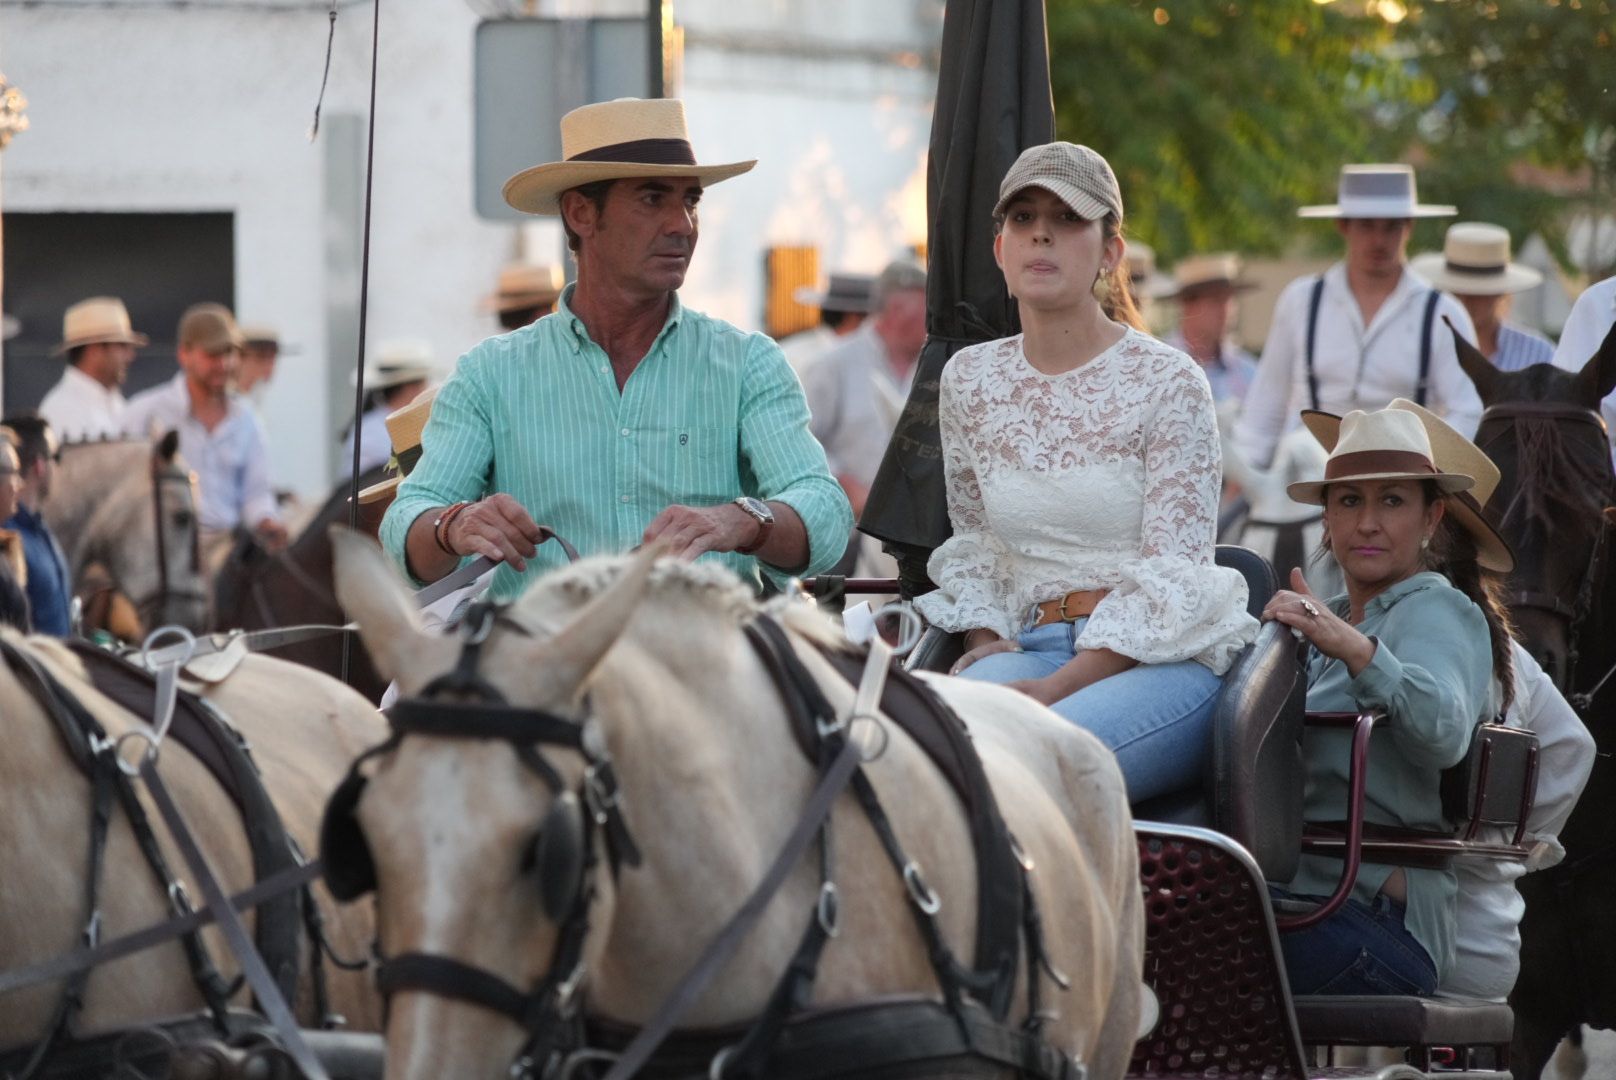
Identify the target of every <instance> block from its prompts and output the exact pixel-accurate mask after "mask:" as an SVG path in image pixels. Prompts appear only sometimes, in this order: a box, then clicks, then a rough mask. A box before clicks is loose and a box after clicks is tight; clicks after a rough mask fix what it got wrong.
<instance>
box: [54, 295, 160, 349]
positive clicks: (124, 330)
mask: <svg viewBox="0 0 1616 1080" xmlns="http://www.w3.org/2000/svg"><path fill="white" fill-rule="evenodd" d="M103 343H110V344H115V345H133V346H134V347H135V348H137V349H139V348H144V347H145V346H146V345H148V344H150V341H149V339H148V338H147V337H146V335H145V334H141V333H137V332H136V331H135V330H134V329H133V328H132V327H131V326H130V325H129V309H128V308H126V307H124V306H123V301H122V300H119V299H118V298H117V297H115V296H92V297H90V298H89V299H88V300H80V301H79V302H78V303H76V304H74V305H73V306H72V307H70V308H68V309H67V311H66V313H65V314H63V316H62V341H61V344H59V345H57V346H56V348H54V349H52V350H51V355H52V356H60V355H61V354H62V353H65V352H67V351H68V350H69V349H75V348H77V347H78V346H80V345H100V344H103Z"/></svg>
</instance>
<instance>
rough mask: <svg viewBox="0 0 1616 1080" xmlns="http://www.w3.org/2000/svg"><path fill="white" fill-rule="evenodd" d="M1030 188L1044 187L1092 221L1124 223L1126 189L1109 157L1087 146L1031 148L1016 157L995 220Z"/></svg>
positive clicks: (1060, 144) (1002, 185)
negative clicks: (1109, 218)
mask: <svg viewBox="0 0 1616 1080" xmlns="http://www.w3.org/2000/svg"><path fill="white" fill-rule="evenodd" d="M1030 187H1038V188H1043V189H1044V190H1045V191H1047V192H1050V193H1051V194H1052V195H1054V196H1055V197H1056V198H1057V199H1059V200H1060V201H1061V202H1063V203H1065V204H1066V205H1067V206H1070V207H1071V208H1072V209H1073V210H1074V211H1076V212H1077V214H1078V215H1079V216H1080V217H1082V218H1084V219H1085V220H1088V221H1096V220H1098V219H1100V218H1103V217H1105V216H1106V215H1107V214H1113V215H1115V216H1116V219H1117V220H1118V221H1121V220H1122V189H1121V188H1120V187H1118V186H1117V177H1116V174H1115V173H1113V172H1112V171H1111V166H1110V165H1109V164H1107V162H1106V160H1105V158H1103V157H1101V156H1100V155H1099V154H1098V153H1096V152H1095V151H1093V150H1090V149H1089V148H1088V147H1086V146H1078V145H1077V144H1075V143H1069V142H1052V143H1045V144H1044V145H1043V146H1029V147H1028V148H1027V149H1025V150H1023V151H1022V152H1021V156H1020V157H1018V158H1016V163H1015V164H1014V165H1012V166H1010V171H1009V172H1007V173H1005V174H1004V180H1003V181H1002V182H1001V183H1000V184H999V201H998V202H997V203H995V204H994V206H993V217H994V219H995V220H1002V219H1003V217H1004V208H1005V207H1006V206H1008V205H1009V204H1010V200H1011V199H1013V198H1015V197H1016V195H1017V194H1019V193H1020V192H1022V191H1024V190H1026V189H1027V188H1030Z"/></svg>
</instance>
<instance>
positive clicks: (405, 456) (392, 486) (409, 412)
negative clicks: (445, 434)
mask: <svg viewBox="0 0 1616 1080" xmlns="http://www.w3.org/2000/svg"><path fill="white" fill-rule="evenodd" d="M438 390H439V387H436V386H434V387H433V388H432V389H430V390H427V391H425V392H424V393H422V394H421V395H420V396H418V397H417V398H416V399H415V400H414V401H412V402H410V403H409V404H408V405H406V406H404V407H403V408H402V409H398V410H396V411H394V412H391V413H388V414H387V437H388V438H389V439H390V440H392V443H393V457H392V460H390V461H389V462H388V463H387V467H388V469H389V470H391V471H393V472H395V473H397V475H396V476H389V477H388V478H387V479H386V480H383V481H382V482H381V483H379V484H372V485H370V487H367V488H365V489H364V490H362V491H361V492H360V493H359V503H360V505H361V506H367V505H371V504H373V503H379V502H383V501H389V500H391V499H392V497H393V494H394V493H395V492H396V491H398V485H399V484H400V483H402V482H403V480H404V478H405V477H406V476H408V475H410V471H411V470H412V469H414V468H415V463H416V462H418V461H420V460H421V432H423V431H425V430H426V422H427V420H428V419H429V418H430V417H431V416H432V403H433V402H434V401H436V400H437V397H438Z"/></svg>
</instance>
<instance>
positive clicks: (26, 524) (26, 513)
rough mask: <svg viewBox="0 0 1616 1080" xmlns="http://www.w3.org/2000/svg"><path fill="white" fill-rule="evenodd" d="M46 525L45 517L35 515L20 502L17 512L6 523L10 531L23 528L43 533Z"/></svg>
mask: <svg viewBox="0 0 1616 1080" xmlns="http://www.w3.org/2000/svg"><path fill="white" fill-rule="evenodd" d="M44 525H45V518H44V515H42V514H37V513H35V512H34V511H32V510H30V509H28V508H27V507H26V506H24V505H23V504H22V503H20V502H19V503H18V504H17V512H16V513H15V514H12V515H11V517H10V518H9V519H8V520H7V521H6V527H7V528H8V529H9V528H14V527H18V526H21V527H22V528H25V529H29V530H31V531H33V532H39V531H41V529H43V527H44Z"/></svg>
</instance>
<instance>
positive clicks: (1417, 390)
mask: <svg viewBox="0 0 1616 1080" xmlns="http://www.w3.org/2000/svg"><path fill="white" fill-rule="evenodd" d="M1441 299H1442V294H1441V293H1440V292H1438V291H1437V290H1436V289H1432V290H1431V292H1430V295H1428V296H1427V297H1426V298H1425V320H1424V321H1423V322H1422V323H1421V324H1420V381H1419V382H1417V383H1415V384H1414V404H1416V405H1420V406H1423V405H1424V404H1425V391H1426V389H1427V387H1428V386H1429V385H1430V382H1431V328H1432V327H1433V326H1434V325H1435V324H1436V304H1437V301H1438V300H1441ZM1315 408H1317V406H1315Z"/></svg>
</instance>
